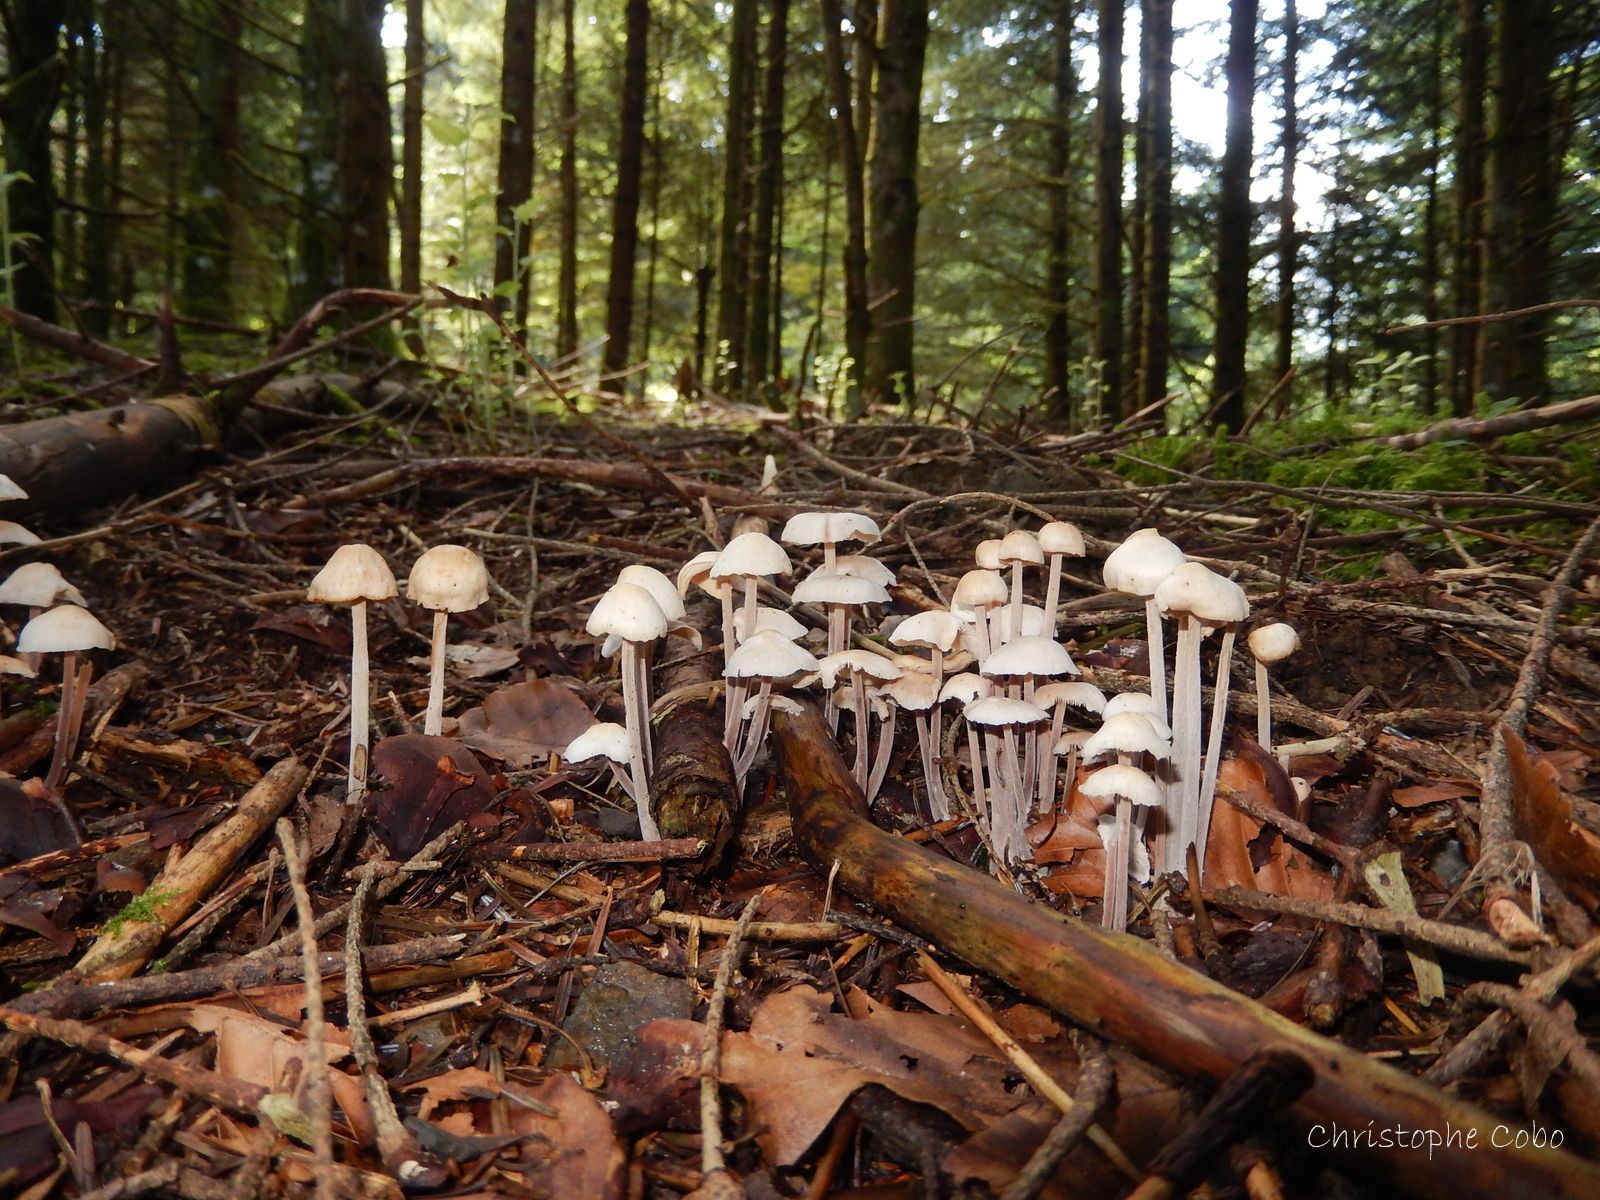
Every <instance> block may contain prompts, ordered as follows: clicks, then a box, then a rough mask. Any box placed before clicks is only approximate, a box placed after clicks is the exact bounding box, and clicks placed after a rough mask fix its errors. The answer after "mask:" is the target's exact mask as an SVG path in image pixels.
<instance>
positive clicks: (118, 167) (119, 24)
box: [106, 12, 134, 308]
mask: <svg viewBox="0 0 1600 1200" xmlns="http://www.w3.org/2000/svg"><path fill="white" fill-rule="evenodd" d="M106 31H107V32H106V36H107V38H108V39H109V41H110V44H111V45H112V46H113V47H114V48H115V52H114V53H113V54H112V56H111V78H110V81H109V83H108V96H109V104H110V125H111V128H110V129H109V131H108V132H107V135H106V192H107V195H108V196H109V197H111V198H112V199H113V200H114V201H115V202H118V203H120V202H121V199H122V196H123V185H122V180H123V171H122V168H123V163H124V161H125V158H124V154H123V151H124V148H125V146H126V141H125V139H124V132H125V130H126V128H127V126H126V123H125V122H126V119H127V104H126V103H125V101H126V98H127V94H128V93H127V82H128V50H129V48H128V46H127V44H126V41H125V38H126V34H127V26H126V24H125V21H124V16H123V14H122V13H121V12H118V13H107V14H106ZM121 244H122V223H121V222H120V221H108V222H107V223H106V259H107V261H108V262H110V263H111V264H112V265H111V270H112V272H113V274H114V275H115V277H116V299H117V301H118V302H119V303H121V304H122V306H123V307H124V308H131V307H132V306H133V290H134V289H133V261H132V258H131V256H126V255H122V254H120V253H119V248H120V246H121Z"/></svg>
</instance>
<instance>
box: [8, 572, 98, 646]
mask: <svg viewBox="0 0 1600 1200" xmlns="http://www.w3.org/2000/svg"><path fill="white" fill-rule="evenodd" d="M63 600H64V601H66V602H67V603H68V604H76V605H77V606H78V607H79V608H86V607H87V606H88V603H89V602H88V601H87V600H85V599H84V598H83V593H82V592H80V591H79V590H78V589H77V588H75V587H73V586H72V585H71V584H70V583H68V582H67V581H66V579H65V578H64V577H63V576H62V574H61V572H60V571H58V570H57V569H56V567H55V565H54V564H52V563H47V562H30V563H23V564H22V565H21V566H20V567H18V568H17V569H16V570H15V571H13V572H11V574H10V575H8V576H6V579H5V582H4V583H0V604H17V605H22V606H24V607H26V608H27V610H28V619H29V620H30V621H31V620H32V619H33V618H34V617H37V616H38V615H39V614H40V613H42V612H44V610H45V609H47V608H49V607H51V606H52V605H54V604H56V603H57V602H59V601H63ZM23 661H24V662H26V663H27V664H28V665H29V666H30V667H32V668H33V669H34V670H36V671H37V670H38V669H39V656H38V655H37V654H25V655H23Z"/></svg>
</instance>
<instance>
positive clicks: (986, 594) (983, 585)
mask: <svg viewBox="0 0 1600 1200" xmlns="http://www.w3.org/2000/svg"><path fill="white" fill-rule="evenodd" d="M1009 599H1011V589H1010V588H1008V587H1006V581H1005V580H1004V579H1003V578H1001V576H1000V572H999V571H995V570H990V569H988V568H985V567H978V568H977V569H976V570H972V571H968V572H967V573H966V574H965V575H963V576H962V577H961V578H960V579H958V580H956V590H955V591H954V592H952V593H951V594H950V611H951V612H953V613H955V614H956V615H957V616H958V617H959V616H961V615H962V612H961V610H962V609H965V610H967V611H968V612H969V613H970V612H971V610H973V609H975V608H993V607H994V606H995V605H997V604H1004V603H1005V602H1006V601H1007V600H1009Z"/></svg>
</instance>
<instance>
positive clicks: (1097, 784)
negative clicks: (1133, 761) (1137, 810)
mask: <svg viewBox="0 0 1600 1200" xmlns="http://www.w3.org/2000/svg"><path fill="white" fill-rule="evenodd" d="M1078 790H1079V791H1081V792H1082V793H1083V794H1084V795H1085V796H1088V797H1089V798H1090V799H1092V800H1126V801H1128V802H1129V803H1130V804H1138V805H1142V806H1144V807H1146V808H1153V807H1159V806H1160V804H1161V801H1162V788H1161V785H1160V784H1159V783H1157V782H1156V781H1155V780H1154V779H1151V778H1150V776H1149V775H1147V774H1146V773H1145V772H1143V771H1141V770H1139V768H1138V767H1129V766H1124V765H1123V764H1121V763H1116V764H1114V765H1112V766H1109V767H1101V768H1100V769H1099V770H1098V771H1096V772H1095V773H1094V774H1093V775H1090V776H1089V777H1088V778H1087V779H1085V780H1084V781H1083V782H1082V783H1081V784H1079V785H1078Z"/></svg>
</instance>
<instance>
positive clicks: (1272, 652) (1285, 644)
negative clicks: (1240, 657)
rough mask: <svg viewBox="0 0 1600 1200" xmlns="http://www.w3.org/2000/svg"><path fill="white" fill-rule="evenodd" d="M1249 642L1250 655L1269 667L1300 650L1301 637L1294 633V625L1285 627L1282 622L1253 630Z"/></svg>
mask: <svg viewBox="0 0 1600 1200" xmlns="http://www.w3.org/2000/svg"><path fill="white" fill-rule="evenodd" d="M1249 641H1250V653H1251V654H1254V655H1255V656H1256V658H1258V659H1260V660H1261V661H1262V662H1264V663H1266V664H1267V665H1268V666H1269V667H1270V666H1271V665H1272V664H1273V663H1278V662H1282V661H1283V660H1284V659H1286V658H1288V657H1289V655H1291V654H1293V653H1294V652H1295V651H1296V650H1298V649H1300V635H1299V634H1297V633H1296V632H1295V631H1294V626H1293V625H1285V624H1284V623H1283V622H1282V621H1276V622H1274V623H1273V624H1271V625H1263V626H1261V627H1260V628H1259V629H1252V630H1251V631H1250V638H1249Z"/></svg>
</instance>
